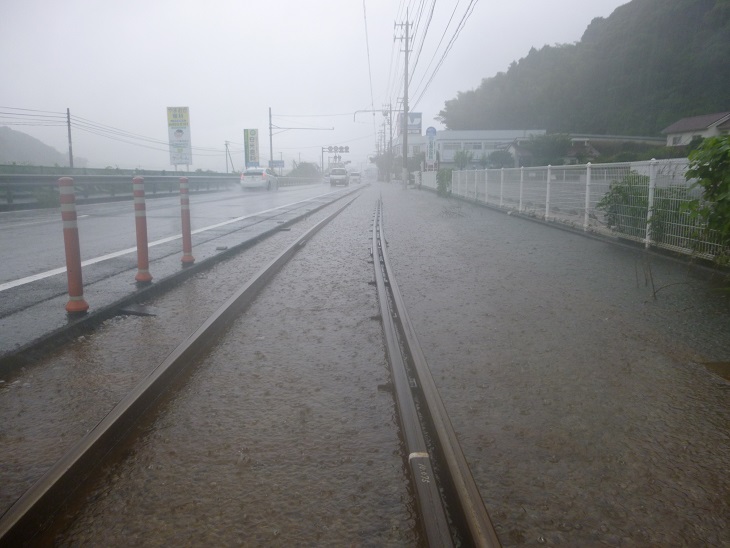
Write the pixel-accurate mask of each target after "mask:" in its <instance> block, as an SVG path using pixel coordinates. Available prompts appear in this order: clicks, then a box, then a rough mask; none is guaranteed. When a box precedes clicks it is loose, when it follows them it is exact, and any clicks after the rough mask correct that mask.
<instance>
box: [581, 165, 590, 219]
mask: <svg viewBox="0 0 730 548" xmlns="http://www.w3.org/2000/svg"><path fill="white" fill-rule="evenodd" d="M590 207H591V163H590V162H588V163H587V164H586V206H585V212H584V214H583V231H584V232H588V209H589V208H590Z"/></svg>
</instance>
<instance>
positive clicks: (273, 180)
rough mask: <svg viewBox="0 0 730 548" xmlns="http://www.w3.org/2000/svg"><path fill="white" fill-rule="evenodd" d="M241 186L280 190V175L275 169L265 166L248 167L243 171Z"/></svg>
mask: <svg viewBox="0 0 730 548" xmlns="http://www.w3.org/2000/svg"><path fill="white" fill-rule="evenodd" d="M241 188H244V189H249V188H265V189H266V190H279V177H277V176H276V173H274V170H273V169H271V168H263V167H248V168H246V170H245V171H244V172H243V173H241Z"/></svg>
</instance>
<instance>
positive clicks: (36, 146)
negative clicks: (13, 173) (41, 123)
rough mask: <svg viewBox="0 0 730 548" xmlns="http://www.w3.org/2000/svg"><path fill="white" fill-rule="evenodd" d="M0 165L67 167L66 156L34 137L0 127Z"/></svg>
mask: <svg viewBox="0 0 730 548" xmlns="http://www.w3.org/2000/svg"><path fill="white" fill-rule="evenodd" d="M0 164H2V165H10V164H17V165H33V166H54V165H59V166H67V165H68V156H67V155H65V154H61V153H60V152H58V151H57V150H56V149H55V148H53V147H50V146H48V145H46V144H44V143H43V142H41V141H39V140H38V139H36V138H35V137H31V136H30V135H27V134H25V133H22V132H20V131H15V130H13V129H10V128H9V127H0Z"/></svg>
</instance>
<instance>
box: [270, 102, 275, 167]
mask: <svg viewBox="0 0 730 548" xmlns="http://www.w3.org/2000/svg"><path fill="white" fill-rule="evenodd" d="M273 132H274V129H273V124H272V123H271V107H269V162H270V164H271V165H270V166H269V167H272V168H273V166H274V133H273Z"/></svg>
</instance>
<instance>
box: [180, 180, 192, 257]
mask: <svg viewBox="0 0 730 548" xmlns="http://www.w3.org/2000/svg"><path fill="white" fill-rule="evenodd" d="M180 214H181V215H182V240H183V256H182V264H183V266H189V265H191V264H193V263H194V262H195V257H193V240H192V237H191V235H190V195H189V194H188V178H187V177H180Z"/></svg>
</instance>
